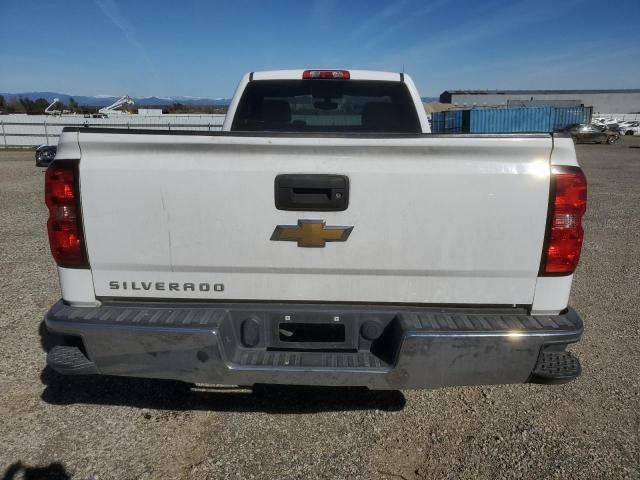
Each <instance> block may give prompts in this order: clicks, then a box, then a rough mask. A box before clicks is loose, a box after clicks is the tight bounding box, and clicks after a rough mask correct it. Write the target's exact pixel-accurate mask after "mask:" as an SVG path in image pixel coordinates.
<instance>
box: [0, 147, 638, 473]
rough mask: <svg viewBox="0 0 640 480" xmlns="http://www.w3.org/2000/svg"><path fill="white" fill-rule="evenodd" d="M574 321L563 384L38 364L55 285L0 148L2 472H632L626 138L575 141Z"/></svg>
mask: <svg viewBox="0 0 640 480" xmlns="http://www.w3.org/2000/svg"><path fill="white" fill-rule="evenodd" d="M578 156H579V158H580V162H581V164H582V165H583V167H584V169H585V171H586V174H587V177H588V179H589V188H590V190H589V197H590V199H589V202H590V203H589V212H588V214H587V218H586V232H587V233H586V245H585V249H584V251H583V260H582V264H581V266H580V268H579V271H578V273H577V275H576V279H575V282H574V289H573V293H572V299H571V303H572V305H573V306H574V307H575V308H576V309H577V310H578V312H580V314H581V315H582V316H583V318H584V320H585V323H586V332H585V335H584V337H583V339H582V341H581V342H580V343H579V344H577V345H575V346H573V347H572V350H573V351H574V352H575V353H577V354H578V356H579V357H580V359H581V361H582V365H583V374H582V376H581V377H580V378H579V379H578V380H576V381H574V382H572V383H570V384H568V385H564V386H555V387H545V386H537V385H506V386H495V387H466V388H449V389H443V390H434V391H404V392H368V391H363V390H360V389H345V390H339V389H308V388H266V387H264V388H261V389H260V390H257V391H254V392H250V391H243V390H236V389H191V388H189V387H187V386H184V385H182V384H179V383H175V382H164V381H139V380H128V379H119V378H106V377H104V378H69V377H61V376H58V375H56V374H55V373H53V372H51V371H49V370H48V369H44V364H45V352H44V350H43V348H46V347H47V346H46V345H42V341H41V336H40V333H41V325H40V324H41V319H42V316H43V314H44V312H45V311H46V310H47V308H48V307H49V306H50V305H51V304H52V303H53V302H54V301H56V300H57V298H58V295H59V294H58V285H57V279H56V276H55V270H54V265H53V262H52V260H51V259H50V256H49V252H48V246H47V240H46V234H45V229H44V223H45V218H46V211H45V208H44V206H43V204H42V182H43V172H42V170H41V169H38V168H35V167H34V166H33V154H32V153H15V152H4V153H0V213H1V214H0V246H1V248H0V286H1V289H0V329H1V331H2V332H3V335H2V337H1V338H0V352H1V354H0V474H1V473H3V472H4V475H5V476H4V478H5V479H14V478H29V479H36V478H60V479H66V478H77V479H110V478H113V479H130V478H131V479H133V478H143V479H156V478H172V479H174V478H175V479H178V478H180V479H182V478H193V479H203V478H211V479H214V478H242V479H247V478H283V479H284V478H287V479H288V478H304V479H307V478H349V479H355V478H380V479H387V478H388V479H407V480H409V479H422V478H455V479H459V478H492V479H497V478H525V479H532V478H540V479H543V478H544V479H548V478H562V479H567V478H576V479H578V478H579V479H582V478H589V479H598V478H607V479H610V478H630V479H638V478H640V393H639V392H640V354H639V352H640V340H639V339H640V335H639V334H640V331H639V327H638V325H639V324H638V320H637V310H638V304H639V300H638V299H639V298H640V242H639V241H638V237H639V236H640V221H639V218H640V187H639V183H640V139H636V138H624V139H623V142H622V143H621V144H619V145H614V146H607V145H579V146H578Z"/></svg>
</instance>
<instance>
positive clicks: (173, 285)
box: [109, 280, 224, 292]
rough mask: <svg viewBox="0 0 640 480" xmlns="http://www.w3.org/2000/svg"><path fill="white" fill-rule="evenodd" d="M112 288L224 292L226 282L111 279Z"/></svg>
mask: <svg viewBox="0 0 640 480" xmlns="http://www.w3.org/2000/svg"><path fill="white" fill-rule="evenodd" d="M109 289H110V290H156V291H165V290H168V291H170V292H189V291H190V292H195V291H196V290H197V291H199V292H209V291H214V292H224V284H222V283H191V282H185V283H177V282H136V281H118V280H111V281H110V282H109Z"/></svg>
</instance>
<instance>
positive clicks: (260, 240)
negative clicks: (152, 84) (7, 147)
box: [45, 70, 586, 389]
mask: <svg viewBox="0 0 640 480" xmlns="http://www.w3.org/2000/svg"><path fill="white" fill-rule="evenodd" d="M45 190H46V203H47V206H48V207H49V212H50V217H49V221H48V231H49V239H50V243H51V251H52V254H53V257H54V259H55V261H56V263H57V265H58V273H59V277H60V286H61V290H62V299H61V300H60V301H59V302H58V303H56V304H55V305H54V306H53V307H52V308H51V309H50V310H49V312H48V313H47V314H46V318H45V321H46V326H47V328H48V330H49V331H50V332H51V334H52V335H55V338H56V339H57V340H56V341H57V345H56V346H55V347H54V348H53V349H51V350H50V351H49V353H48V357H47V361H48V365H49V366H50V367H52V368H53V369H55V370H56V371H58V372H60V373H64V374H105V375H124V376H132V377H147V378H165V379H177V380H182V381H185V382H194V383H209V384H233V385H253V384H260V383H278V384H302V385H345V386H346V385H358V386H366V387H369V388H372V389H395V388H435V387H442V386H449V385H473V384H499V383H523V382H539V383H561V382H565V381H568V380H571V379H573V378H575V377H576V376H577V375H579V373H580V364H579V362H578V360H577V359H576V357H574V356H573V355H572V354H571V353H569V352H568V351H566V347H567V345H568V344H570V343H573V342H576V341H578V339H579V338H580V335H581V333H582V328H583V327H582V321H581V319H580V318H579V316H578V315H577V314H576V313H575V311H573V310H572V309H571V308H569V307H568V305H567V302H568V298H569V291H570V288H571V281H572V274H573V272H574V270H575V268H576V266H577V263H578V259H579V256H580V249H581V245H582V239H583V229H582V225H581V220H582V216H583V214H584V212H585V208H586V181H585V177H584V175H583V173H582V171H581V170H580V168H579V166H578V164H577V162H576V155H575V150H574V145H573V142H572V140H571V138H569V137H562V136H558V135H552V134H517V135H516V134H505V135H495V134H492V135H442V136H439V135H432V134H430V133H429V126H428V122H427V118H426V115H425V112H424V109H423V107H422V103H421V100H420V96H419V95H418V92H417V90H416V88H415V86H414V84H413V82H412V80H411V78H409V76H408V75H405V74H401V73H386V72H371V71H359V70H348V71H347V70H304V71H303V70H286V71H272V72H253V73H250V74H247V75H246V76H244V78H242V80H241V81H240V84H239V86H238V88H237V90H236V93H235V95H234V97H233V100H232V102H231V105H230V107H229V112H228V114H227V116H226V119H225V122H224V126H223V129H222V131H221V132H203V131H166V130H120V129H101V128H67V129H65V131H64V133H63V134H62V137H61V139H60V143H59V148H58V152H57V156H56V159H55V160H54V162H53V163H52V164H51V166H50V167H49V168H48V169H47V173H46V185H45Z"/></svg>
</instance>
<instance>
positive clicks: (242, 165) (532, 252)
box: [69, 132, 552, 305]
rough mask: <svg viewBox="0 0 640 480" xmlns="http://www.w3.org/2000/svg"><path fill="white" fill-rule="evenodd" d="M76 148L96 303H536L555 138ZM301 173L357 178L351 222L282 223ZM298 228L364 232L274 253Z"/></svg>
mask: <svg viewBox="0 0 640 480" xmlns="http://www.w3.org/2000/svg"><path fill="white" fill-rule="evenodd" d="M71 134H72V133H69V135H71ZM73 135H78V142H79V148H80V151H81V161H80V185H81V195H82V197H81V198H82V210H83V219H84V232H85V238H86V242H87V251H88V256H89V262H90V265H91V272H92V275H93V282H94V289H95V293H96V296H97V297H109V298H147V299H150V300H151V299H203V300H205V299H206V300H212V299H219V300H222V299H224V300H256V301H257V300H261V301H265V300H266V301H277V300H282V301H285V300H289V301H323V302H327V301H329V302H331V301H335V302H398V303H399V302H409V303H429V304H461V303H465V304H492V305H505V304H509V305H511V304H531V302H532V298H533V293H534V288H535V284H536V277H537V275H538V269H539V265H540V257H541V253H542V249H543V243H544V235H545V223H546V219H547V207H548V201H549V158H550V154H551V149H552V138H551V136H548V135H538V136H526V135H525V136H493V137H488V136H487V137H473V136H468V137H455V136H449V137H436V136H415V137H409V138H328V137H324V138H316V137H312V138H309V137H296V136H282V137H280V136H251V137H249V136H246V135H191V134H175V135H170V134H166V133H156V134H151V133H143V132H132V133H130V134H129V133H104V132H87V133H84V132H81V133H73ZM301 173H317V174H339V175H345V176H347V177H348V179H349V182H350V198H349V205H348V208H347V209H346V210H344V211H334V212H327V211H313V212H311V211H283V210H278V209H276V207H275V202H274V180H275V177H276V176H277V175H279V174H301ZM299 220H322V221H324V222H326V225H327V227H331V226H344V227H353V229H352V230H351V233H350V235H349V236H348V238H347V239H346V241H342V242H330V243H327V244H326V246H325V247H324V248H302V247H299V246H298V245H297V243H296V242H291V241H274V240H271V237H272V235H273V233H274V229H275V228H276V227H277V226H279V225H284V226H295V225H296V224H297V222H298V221H299Z"/></svg>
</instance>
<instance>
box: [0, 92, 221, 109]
mask: <svg viewBox="0 0 640 480" xmlns="http://www.w3.org/2000/svg"><path fill="white" fill-rule="evenodd" d="M0 95H2V96H3V97H4V98H5V100H6V101H7V102H10V101H12V100H13V99H14V98H28V99H29V100H36V99H38V98H46V99H47V100H48V101H50V102H52V101H53V99H54V98H59V99H60V100H61V101H62V103H65V104H68V103H69V98H71V97H73V98H74V99H75V101H76V102H78V104H79V105H82V106H87V107H106V106H107V105H111V104H112V103H113V102H115V101H116V100H117V99H118V98H120V97H116V96H112V95H95V96H92V97H88V96H83V95H67V94H66V93H56V92H22V93H0ZM132 98H133V100H134V102H136V105H137V106H138V107H160V106H164V105H173V104H174V103H181V104H182V105H229V103H230V102H231V100H230V99H228V98H199V97H181V96H178V97H132Z"/></svg>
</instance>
